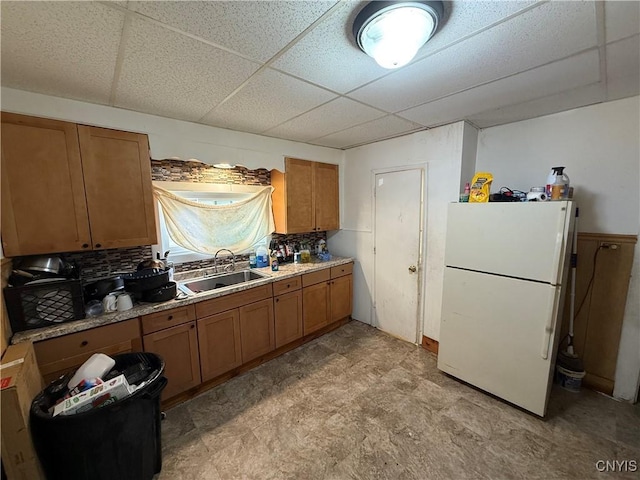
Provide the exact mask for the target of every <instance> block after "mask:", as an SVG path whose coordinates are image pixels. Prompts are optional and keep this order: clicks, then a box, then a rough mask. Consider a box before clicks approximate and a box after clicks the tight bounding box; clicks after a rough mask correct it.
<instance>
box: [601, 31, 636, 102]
mask: <svg viewBox="0 0 640 480" xmlns="http://www.w3.org/2000/svg"><path fill="white" fill-rule="evenodd" d="M606 55H607V99H608V100H616V99H618V98H625V97H631V96H633V95H640V36H639V35H636V36H634V37H630V38H627V39H626V40H621V41H619V42H615V43H610V44H609V45H607V49H606Z"/></svg>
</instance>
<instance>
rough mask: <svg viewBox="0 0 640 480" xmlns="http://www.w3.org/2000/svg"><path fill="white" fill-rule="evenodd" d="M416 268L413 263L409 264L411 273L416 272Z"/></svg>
mask: <svg viewBox="0 0 640 480" xmlns="http://www.w3.org/2000/svg"><path fill="white" fill-rule="evenodd" d="M416 270H417V269H416V266H415V265H411V266H410V267H409V271H410V272H411V273H416Z"/></svg>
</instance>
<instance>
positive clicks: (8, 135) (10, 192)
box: [2, 113, 91, 257]
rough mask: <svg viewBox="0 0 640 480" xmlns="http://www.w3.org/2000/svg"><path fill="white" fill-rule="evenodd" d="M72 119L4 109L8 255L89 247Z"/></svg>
mask: <svg viewBox="0 0 640 480" xmlns="http://www.w3.org/2000/svg"><path fill="white" fill-rule="evenodd" d="M90 245H91V237H90V233H89V220H88V216H87V203H86V200H85V189H84V183H83V178H82V164H81V161H80V148H79V146H78V132H77V129H76V125H75V124H73V123H66V122H58V121H55V120H47V119H44V118H35V117H27V116H24V115H14V114H9V113H2V247H3V249H4V254H5V255H6V256H8V257H14V256H18V255H32V254H38V253H54V252H68V251H73V250H82V249H83V248H87V249H88V248H89V247H90Z"/></svg>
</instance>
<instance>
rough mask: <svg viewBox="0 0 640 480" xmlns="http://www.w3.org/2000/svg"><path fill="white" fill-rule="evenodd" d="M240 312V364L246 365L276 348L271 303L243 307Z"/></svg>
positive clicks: (263, 302)
mask: <svg viewBox="0 0 640 480" xmlns="http://www.w3.org/2000/svg"><path fill="white" fill-rule="evenodd" d="M238 311H239V312H240V340H241V345H242V363H246V362H248V361H250V360H253V359H254V358H257V357H259V356H261V355H264V354H265V353H269V352H270V351H272V350H274V349H275V348H276V340H275V325H274V318H273V301H272V300H271V299H270V298H269V299H266V300H262V301H261V302H256V303H252V304H250V305H245V306H243V307H240V308H239V309H238Z"/></svg>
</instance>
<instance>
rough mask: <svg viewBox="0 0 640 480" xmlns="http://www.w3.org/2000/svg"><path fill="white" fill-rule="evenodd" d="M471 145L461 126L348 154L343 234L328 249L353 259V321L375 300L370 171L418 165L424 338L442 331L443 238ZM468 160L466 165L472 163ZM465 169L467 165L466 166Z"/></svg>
mask: <svg viewBox="0 0 640 480" xmlns="http://www.w3.org/2000/svg"><path fill="white" fill-rule="evenodd" d="M465 133H466V138H467V140H468V141H471V143H472V144H473V146H474V145H475V129H473V128H471V127H470V126H469V125H466V124H464V123H463V122H459V123H456V124H451V125H446V126H443V127H439V128H436V129H433V130H427V131H424V132H418V133H415V134H412V135H407V136H405V137H400V138H395V139H391V140H386V141H382V142H378V143H374V144H371V145H365V146H362V147H358V148H354V149H350V150H347V151H346V152H345V163H344V165H345V166H344V170H343V173H342V175H343V177H344V190H345V191H344V196H343V212H342V230H340V231H339V232H336V233H334V234H333V235H332V236H331V237H330V238H331V240H330V241H331V249H332V250H333V251H334V252H335V253H336V254H339V255H348V256H353V257H355V258H356V259H357V261H356V265H355V267H356V268H355V278H354V313H353V316H354V318H357V319H358V320H361V321H363V322H367V323H370V322H371V318H372V298H373V294H374V292H373V275H374V272H373V265H374V257H373V230H372V226H373V205H374V204H373V192H372V185H373V180H372V175H373V173H372V172H373V170H377V169H386V168H392V167H403V166H409V165H418V166H424V167H426V179H427V181H426V182H425V183H426V185H425V186H426V192H425V193H426V194H425V198H426V208H425V210H426V212H425V214H426V235H425V242H424V246H423V248H424V250H423V251H424V252H425V258H424V259H423V263H422V267H423V268H422V275H423V277H422V279H423V285H424V290H423V294H424V297H423V298H424V305H423V311H424V312H423V317H424V322H423V333H424V335H427V336H429V337H431V338H435V339H437V338H438V336H439V332H440V311H441V300H442V276H443V271H444V239H445V231H446V215H447V204H448V203H449V202H452V201H457V199H458V195H459V193H460V182H461V174H462V170H463V158H462V157H463V152H462V150H463V139H464V137H465ZM471 161H472V160H468V162H471ZM465 169H466V170H468V169H469V167H468V165H467V166H465Z"/></svg>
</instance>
